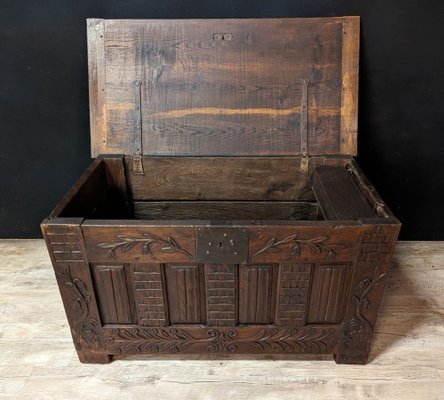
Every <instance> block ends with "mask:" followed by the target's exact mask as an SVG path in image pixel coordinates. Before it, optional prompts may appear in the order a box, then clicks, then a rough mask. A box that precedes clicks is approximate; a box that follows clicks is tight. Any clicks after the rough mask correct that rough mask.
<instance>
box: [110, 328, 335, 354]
mask: <svg viewBox="0 0 444 400" xmlns="http://www.w3.org/2000/svg"><path fill="white" fill-rule="evenodd" d="M106 341H107V343H108V346H109V351H110V352H111V353H112V354H128V353H153V352H154V353H157V352H170V353H177V352H184V351H186V350H187V349H188V348H189V347H190V346H192V345H198V344H204V345H206V346H207V350H208V351H209V352H211V353H218V352H236V351H238V347H239V345H240V344H250V345H251V346H253V347H255V348H257V349H259V350H261V351H264V352H269V353H274V352H278V353H282V352H284V353H285V352H288V353H292V352H295V353H328V352H331V351H332V349H333V347H334V346H335V345H336V344H337V336H336V334H335V330H334V329H332V328H315V327H309V328H300V329H298V328H290V329H278V328H267V329H261V330H260V331H258V332H256V333H254V334H253V335H251V336H240V331H239V330H237V329H230V330H218V329H209V330H208V331H207V332H206V336H203V337H196V336H193V334H191V333H190V332H189V331H187V330H184V329H177V328H164V329H162V328H129V329H127V328H121V329H113V330H112V331H111V336H107V337H106Z"/></svg>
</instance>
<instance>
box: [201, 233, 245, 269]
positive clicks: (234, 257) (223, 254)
mask: <svg viewBox="0 0 444 400" xmlns="http://www.w3.org/2000/svg"><path fill="white" fill-rule="evenodd" d="M196 259H197V262H201V263H211V264H242V263H246V262H247V261H248V230H247V229H244V228H223V227H205V228H197V238H196Z"/></svg>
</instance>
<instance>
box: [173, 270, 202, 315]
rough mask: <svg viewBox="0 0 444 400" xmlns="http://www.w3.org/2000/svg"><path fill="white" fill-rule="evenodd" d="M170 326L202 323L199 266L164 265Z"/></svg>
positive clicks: (200, 273) (200, 274)
mask: <svg viewBox="0 0 444 400" xmlns="http://www.w3.org/2000/svg"><path fill="white" fill-rule="evenodd" d="M165 277H166V286H167V293H168V308H169V317H170V323H171V324H185V323H191V324H192V323H195V324H197V323H201V322H204V320H205V316H204V312H203V308H204V294H203V287H202V283H201V280H202V272H201V266H200V265H165Z"/></svg>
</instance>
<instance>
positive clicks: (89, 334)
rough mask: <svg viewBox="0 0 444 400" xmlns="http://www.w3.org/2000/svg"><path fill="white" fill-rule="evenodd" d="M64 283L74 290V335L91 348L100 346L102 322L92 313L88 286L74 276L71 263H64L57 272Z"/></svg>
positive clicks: (72, 308) (72, 327)
mask: <svg viewBox="0 0 444 400" xmlns="http://www.w3.org/2000/svg"><path fill="white" fill-rule="evenodd" d="M56 275H57V276H58V278H59V279H60V280H61V281H62V284H63V285H64V286H65V287H67V288H69V289H70V290H71V291H72V294H73V297H74V300H73V302H72V307H71V308H70V309H71V310H72V312H73V322H72V326H71V329H72V331H73V333H74V335H75V336H76V337H77V338H78V340H80V342H82V344H84V345H86V346H87V347H91V348H99V347H100V337H101V336H100V332H99V329H100V324H99V321H98V320H97V319H96V318H95V317H94V316H92V315H91V308H90V304H91V296H90V294H89V292H88V288H87V287H86V285H85V282H83V281H82V280H81V279H79V278H74V277H73V276H72V274H71V269H70V267H69V265H64V266H62V267H61V268H60V270H59V271H57V272H56Z"/></svg>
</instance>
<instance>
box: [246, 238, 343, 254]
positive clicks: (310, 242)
mask: <svg viewBox="0 0 444 400" xmlns="http://www.w3.org/2000/svg"><path fill="white" fill-rule="evenodd" d="M326 240H328V237H327V236H317V237H314V238H311V239H299V238H298V237H297V235H290V236H287V237H286V238H284V239H282V240H277V239H276V238H274V237H273V238H271V239H270V240H269V241H268V242H267V244H266V245H265V246H264V247H263V248H262V249H260V250H258V251H257V252H256V253H254V254H253V257H255V256H258V255H259V254H262V253H265V252H280V251H282V249H281V247H280V246H282V245H284V244H286V243H293V249H292V251H291V253H290V254H291V255H294V256H300V255H301V252H302V249H303V248H304V247H305V248H307V249H309V250H310V251H311V252H312V254H321V253H322V252H324V251H325V252H327V256H328V259H329V260H333V259H334V257H335V255H336V252H335V249H336V250H342V249H344V248H345V247H346V246H345V245H326V244H324V242H325V241H326Z"/></svg>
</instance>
